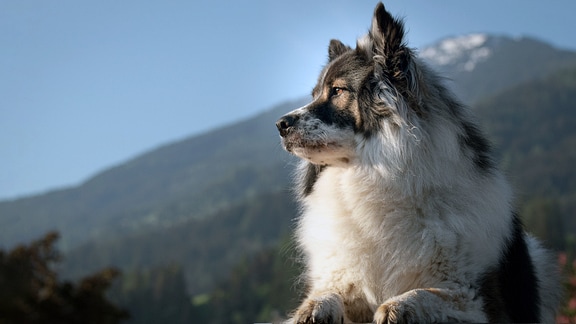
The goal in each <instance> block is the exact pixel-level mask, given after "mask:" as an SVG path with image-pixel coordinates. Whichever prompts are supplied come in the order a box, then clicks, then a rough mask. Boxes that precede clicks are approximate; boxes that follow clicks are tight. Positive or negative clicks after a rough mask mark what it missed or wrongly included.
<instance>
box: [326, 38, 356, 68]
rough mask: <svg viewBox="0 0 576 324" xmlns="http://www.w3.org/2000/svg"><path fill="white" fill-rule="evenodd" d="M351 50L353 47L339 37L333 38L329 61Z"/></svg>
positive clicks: (329, 47)
mask: <svg viewBox="0 0 576 324" xmlns="http://www.w3.org/2000/svg"><path fill="white" fill-rule="evenodd" d="M349 50H351V48H350V47H348V46H346V45H344V44H342V42H341V41H339V40H337V39H333V40H331V41H330V45H329V46H328V61H329V62H332V61H333V60H334V59H336V58H337V57H338V56H340V55H342V54H344V53H345V52H347V51H349Z"/></svg>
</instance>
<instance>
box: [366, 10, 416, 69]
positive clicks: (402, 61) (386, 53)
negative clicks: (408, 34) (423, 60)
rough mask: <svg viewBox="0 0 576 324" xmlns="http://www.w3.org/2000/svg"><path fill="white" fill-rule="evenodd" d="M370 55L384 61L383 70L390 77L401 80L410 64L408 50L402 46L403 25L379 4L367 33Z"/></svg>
mask: <svg viewBox="0 0 576 324" xmlns="http://www.w3.org/2000/svg"><path fill="white" fill-rule="evenodd" d="M368 38H369V40H370V42H371V43H372V55H373V57H374V58H378V60H377V61H381V60H382V59H383V60H384V62H381V63H384V65H385V66H384V67H383V68H384V69H385V70H387V71H388V72H389V73H390V74H391V76H393V77H396V78H401V77H402V76H403V75H404V73H405V72H406V69H407V68H408V65H409V63H410V59H411V55H410V50H409V49H408V48H407V47H406V45H405V44H404V24H403V23H402V21H401V20H399V19H396V18H394V17H393V16H392V15H391V14H390V13H389V12H388V11H386V8H384V5H383V4H382V3H381V2H380V3H378V5H377V6H376V9H375V10H374V17H373V18H372V26H371V27H370V31H369V32H368Z"/></svg>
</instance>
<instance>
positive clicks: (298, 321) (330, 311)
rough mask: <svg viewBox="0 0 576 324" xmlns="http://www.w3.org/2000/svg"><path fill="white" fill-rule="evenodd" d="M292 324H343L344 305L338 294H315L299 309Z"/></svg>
mask: <svg viewBox="0 0 576 324" xmlns="http://www.w3.org/2000/svg"><path fill="white" fill-rule="evenodd" d="M288 323H290V324H312V323H314V324H332V323H335V324H343V323H344V304H343V302H342V297H341V296H340V295H338V294H336V293H326V294H313V295H311V296H308V298H306V300H305V301H304V302H303V303H302V305H300V307H298V309H297V310H296V312H295V313H294V316H293V317H292V319H291V320H290V321H288Z"/></svg>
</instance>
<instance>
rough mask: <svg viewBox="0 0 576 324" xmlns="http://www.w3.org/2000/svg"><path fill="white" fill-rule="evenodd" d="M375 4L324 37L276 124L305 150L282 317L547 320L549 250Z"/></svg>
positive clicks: (474, 130)
mask: <svg viewBox="0 0 576 324" xmlns="http://www.w3.org/2000/svg"><path fill="white" fill-rule="evenodd" d="M404 38H405V33H404V23H403V21H402V20H400V19H398V18H395V17H393V16H392V15H391V14H390V13H389V12H388V11H387V10H386V9H385V7H384V5H383V4H382V3H379V4H378V5H377V6H376V9H375V11H374V16H373V18H372V24H371V27H370V29H369V32H368V33H367V35H365V36H363V37H361V38H359V39H358V41H357V43H356V48H354V49H353V48H351V47H349V46H347V45H344V44H343V43H342V42H340V41H338V40H332V41H330V44H329V48H328V63H327V64H326V66H325V67H324V68H323V70H322V72H321V73H320V76H319V78H318V82H317V85H316V86H315V87H314V89H313V91H312V101H311V102H310V103H309V104H307V105H306V106H304V107H302V108H299V109H296V110H294V111H292V112H290V113H288V114H286V115H284V116H283V117H281V118H280V119H279V120H278V121H277V122H276V126H277V128H278V131H279V133H280V137H281V141H282V145H283V147H284V148H285V149H286V150H287V151H288V152H290V153H292V154H294V155H296V156H297V157H299V158H301V162H300V164H299V165H298V168H297V171H296V176H295V178H296V186H295V187H296V188H295V191H296V194H297V196H298V199H299V202H300V204H301V215H300V217H299V218H298V223H297V227H296V235H295V236H296V242H297V244H298V246H299V248H300V249H301V250H302V253H303V259H304V263H305V270H304V274H303V276H304V278H305V281H306V283H307V285H308V290H307V294H306V297H305V298H304V300H303V302H302V303H301V305H300V306H299V307H298V308H297V309H296V310H295V311H294V312H293V313H292V315H291V318H290V319H289V320H288V323H355V322H362V323H363V322H374V323H432V322H436V323H437V322H460V321H464V322H530V323H532V322H543V323H552V322H554V319H555V314H556V310H557V307H558V305H559V301H560V280H559V274H558V269H557V267H556V262H555V258H554V257H553V256H552V254H551V253H549V252H548V251H547V250H546V249H544V248H543V247H542V246H541V244H540V243H539V242H537V241H536V240H535V239H534V238H533V237H531V236H530V235H529V234H527V233H525V231H524V229H523V227H522V224H521V222H520V220H519V217H518V215H516V214H515V213H514V210H513V202H512V200H513V197H512V193H511V189H510V186H509V184H508V183H507V181H506V180H505V178H504V176H503V175H502V173H501V172H500V171H499V170H498V168H497V165H496V163H495V162H494V160H493V158H492V153H491V146H490V143H489V142H488V140H487V139H486V138H485V136H484V135H483V134H482V132H481V130H480V129H479V127H478V126H477V123H476V121H475V120H474V118H473V116H472V115H471V112H470V111H469V110H468V109H467V108H466V107H464V106H463V105H462V104H461V103H460V102H459V101H458V100H457V99H456V98H455V97H454V95H453V94H452V93H451V92H450V91H449V90H448V89H447V87H446V86H445V85H444V84H443V79H442V78H441V77H439V76H438V75H437V74H436V73H435V72H433V71H432V70H431V69H430V68H429V67H427V66H426V65H425V64H424V63H423V62H422V61H421V60H419V59H418V57H417V55H416V53H415V51H414V50H412V49H410V48H409V47H407V45H406V43H405V39H404Z"/></svg>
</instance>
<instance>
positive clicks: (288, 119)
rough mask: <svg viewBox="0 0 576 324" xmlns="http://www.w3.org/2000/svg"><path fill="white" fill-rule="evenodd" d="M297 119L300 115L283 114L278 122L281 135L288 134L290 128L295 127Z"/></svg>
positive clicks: (277, 125)
mask: <svg viewBox="0 0 576 324" xmlns="http://www.w3.org/2000/svg"><path fill="white" fill-rule="evenodd" d="M297 120H298V116H294V115H285V116H282V117H281V118H280V119H278V121H277V122H276V127H277V128H278V131H279V132H280V136H286V135H287V134H288V132H289V131H290V129H291V128H292V127H294V124H295V123H296V121H297Z"/></svg>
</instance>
